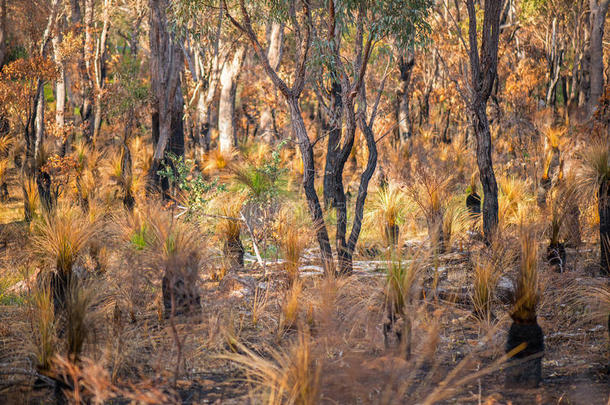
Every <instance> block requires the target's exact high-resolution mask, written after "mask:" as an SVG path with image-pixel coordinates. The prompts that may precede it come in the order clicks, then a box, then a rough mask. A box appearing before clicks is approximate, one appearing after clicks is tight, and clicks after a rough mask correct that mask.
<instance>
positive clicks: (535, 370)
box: [506, 319, 544, 388]
mask: <svg viewBox="0 0 610 405" xmlns="http://www.w3.org/2000/svg"><path fill="white" fill-rule="evenodd" d="M520 346H523V349H522V350H520V351H519V352H517V353H516V354H515V355H514V356H513V357H511V360H509V362H508V366H507V368H506V387H507V388H537V387H538V386H539V385H540V382H541V381H542V356H543V355H544V333H543V332H542V328H540V326H539V325H538V322H536V320H535V319H534V321H533V322H528V323H521V322H517V321H514V322H513V324H512V325H511V327H510V330H509V331H508V340H507V341H506V353H509V352H511V351H513V350H515V349H517V348H519V347H520Z"/></svg>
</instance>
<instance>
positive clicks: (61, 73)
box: [53, 35, 66, 130]
mask: <svg viewBox="0 0 610 405" xmlns="http://www.w3.org/2000/svg"><path fill="white" fill-rule="evenodd" d="M60 42H61V35H57V36H55V37H54V38H53V58H54V59H55V64H56V65H57V68H58V75H57V81H56V82H55V124H56V125H57V127H58V128H59V129H60V130H62V129H63V127H64V114H65V109H66V65H65V63H64V61H63V60H62V59H61V54H60V52H59V43H60Z"/></svg>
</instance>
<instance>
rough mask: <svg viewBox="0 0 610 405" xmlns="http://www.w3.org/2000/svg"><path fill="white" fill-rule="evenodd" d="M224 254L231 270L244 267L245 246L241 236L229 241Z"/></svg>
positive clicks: (226, 243)
mask: <svg viewBox="0 0 610 405" xmlns="http://www.w3.org/2000/svg"><path fill="white" fill-rule="evenodd" d="M222 252H223V254H224V257H225V260H226V261H227V265H228V267H229V268H231V269H232V268H235V267H244V246H243V245H242V244H241V240H240V239H239V235H237V236H233V237H231V238H229V239H227V240H226V241H225V245H224V248H223V251H222Z"/></svg>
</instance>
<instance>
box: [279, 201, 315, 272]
mask: <svg viewBox="0 0 610 405" xmlns="http://www.w3.org/2000/svg"><path fill="white" fill-rule="evenodd" d="M276 223H277V226H276V229H277V230H276V236H277V240H278V243H279V245H280V250H281V251H282V256H283V257H284V260H285V268H286V272H287V273H288V278H289V280H290V282H291V283H292V282H294V281H295V280H297V279H298V278H299V261H300V259H301V255H302V254H303V251H304V250H305V248H306V247H307V244H308V243H309V241H310V240H311V235H310V232H309V230H308V229H306V228H305V227H304V226H303V225H302V224H300V223H299V221H297V218H296V217H295V215H294V214H293V212H292V209H291V208H290V207H284V208H282V210H280V212H279V214H278V216H277V219H276Z"/></svg>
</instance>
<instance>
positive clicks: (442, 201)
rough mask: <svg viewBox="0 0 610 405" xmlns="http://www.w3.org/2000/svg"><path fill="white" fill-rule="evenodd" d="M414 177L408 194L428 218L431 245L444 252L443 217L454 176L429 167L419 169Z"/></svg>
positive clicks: (408, 188)
mask: <svg viewBox="0 0 610 405" xmlns="http://www.w3.org/2000/svg"><path fill="white" fill-rule="evenodd" d="M413 178H414V181H413V182H412V183H410V184H408V185H407V192H408V195H409V197H410V198H411V199H412V201H413V202H414V203H415V204H416V205H417V206H418V207H419V209H420V210H421V212H422V213H423V214H424V216H425V218H426V225H427V228H428V237H429V238H430V243H431V246H434V247H435V249H436V250H437V251H438V252H439V253H443V252H444V248H445V242H444V240H445V235H444V234H443V220H444V219H443V218H444V215H445V210H446V203H447V197H448V193H449V184H450V183H451V180H452V177H451V176H445V175H442V174H440V173H437V172H433V171H431V170H429V169H419V170H418V171H417V172H416V173H415V174H414V176H413Z"/></svg>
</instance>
